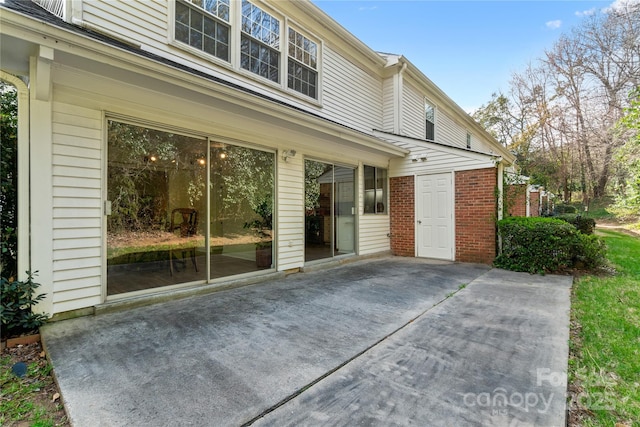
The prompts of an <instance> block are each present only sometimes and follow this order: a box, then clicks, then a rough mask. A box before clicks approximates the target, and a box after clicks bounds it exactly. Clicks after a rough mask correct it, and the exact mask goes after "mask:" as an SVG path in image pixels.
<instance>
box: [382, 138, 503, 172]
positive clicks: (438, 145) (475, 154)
mask: <svg viewBox="0 0 640 427" xmlns="http://www.w3.org/2000/svg"><path fill="white" fill-rule="evenodd" d="M373 134H374V135H379V136H380V137H384V136H385V135H386V136H391V137H393V138H396V139H398V140H399V141H403V140H404V142H410V143H418V144H423V145H427V146H430V147H431V148H433V149H435V150H440V151H450V152H456V154H460V153H465V154H471V157H475V158H482V159H487V158H489V159H492V160H494V161H495V162H499V161H502V160H506V159H504V157H503V156H502V155H501V154H499V153H485V152H482V151H477V150H470V149H467V148H462V147H457V146H455V145H448V144H443V143H441V142H435V141H429V140H426V139H420V138H414V137H411V136H406V135H398V134H395V133H392V132H386V131H383V130H378V129H374V131H373ZM511 164H512V163H511V162H509V161H507V166H508V165H511Z"/></svg>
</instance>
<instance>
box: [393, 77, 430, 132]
mask: <svg viewBox="0 0 640 427" xmlns="http://www.w3.org/2000/svg"><path fill="white" fill-rule="evenodd" d="M402 108H403V110H402V124H401V127H400V134H401V135H404V136H410V137H412V138H420V139H424V135H425V122H424V95H422V94H421V93H420V92H419V91H418V90H417V89H415V88H414V87H413V86H411V85H410V84H408V83H406V82H405V84H404V85H403V88H402ZM436 128H437V125H436ZM437 132H438V131H437V130H436V134H437ZM437 137H438V136H437V135H436V138H437Z"/></svg>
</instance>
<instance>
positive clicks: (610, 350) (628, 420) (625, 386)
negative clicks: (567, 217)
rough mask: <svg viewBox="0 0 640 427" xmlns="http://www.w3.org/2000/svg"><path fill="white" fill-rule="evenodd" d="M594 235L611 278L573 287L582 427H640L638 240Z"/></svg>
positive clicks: (573, 363) (574, 367)
mask: <svg viewBox="0 0 640 427" xmlns="http://www.w3.org/2000/svg"><path fill="white" fill-rule="evenodd" d="M599 234H600V235H601V236H602V237H603V238H604V239H605V242H606V243H607V247H608V256H607V257H608V259H609V260H610V262H611V264H612V266H613V267H615V269H616V274H615V275H613V276H595V275H589V276H583V277H581V278H579V279H577V280H576V282H575V285H574V296H573V301H572V310H573V313H572V314H573V319H574V321H575V322H577V324H578V325H580V327H579V329H578V333H577V335H573V338H572V342H571V348H572V358H571V360H570V363H569V374H570V380H571V382H572V383H574V384H578V385H580V386H581V387H583V389H584V390H583V392H582V393H581V394H580V395H579V396H578V401H579V403H580V404H581V405H582V406H583V407H584V408H586V409H587V413H589V414H590V417H589V418H588V419H586V420H585V422H584V423H585V424H584V425H585V426H612V427H613V426H615V425H616V423H623V425H629V426H631V425H633V426H640V424H639V423H640V421H638V420H640V238H636V237H633V236H627V235H625V234H621V233H617V232H612V231H602V232H600V233H599Z"/></svg>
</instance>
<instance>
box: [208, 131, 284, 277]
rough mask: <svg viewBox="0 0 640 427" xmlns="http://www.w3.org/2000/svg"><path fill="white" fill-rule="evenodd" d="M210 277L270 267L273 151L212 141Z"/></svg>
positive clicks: (271, 257) (271, 261)
mask: <svg viewBox="0 0 640 427" xmlns="http://www.w3.org/2000/svg"><path fill="white" fill-rule="evenodd" d="M210 151H211V156H210V158H211V171H210V173H211V175H210V177H211V178H210V179H211V184H210V191H211V196H210V197H211V206H210V211H211V217H210V221H211V235H210V241H211V279H216V278H219V277H225V276H231V275H235V274H243V273H249V272H252V271H257V270H264V269H269V268H272V267H273V265H274V262H273V245H272V242H273V201H274V197H273V194H274V167H275V157H274V153H269V152H265V151H259V150H254V149H251V148H247V147H239V146H235V145H229V144H222V143H218V142H214V141H212V142H211V145H210Z"/></svg>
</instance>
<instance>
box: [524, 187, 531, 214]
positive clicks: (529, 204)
mask: <svg viewBox="0 0 640 427" xmlns="http://www.w3.org/2000/svg"><path fill="white" fill-rule="evenodd" d="M526 197H527V200H526V201H525V206H526V207H527V208H526V213H525V216H526V217H527V218H529V217H530V216H531V186H530V185H527V193H526Z"/></svg>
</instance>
